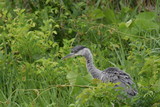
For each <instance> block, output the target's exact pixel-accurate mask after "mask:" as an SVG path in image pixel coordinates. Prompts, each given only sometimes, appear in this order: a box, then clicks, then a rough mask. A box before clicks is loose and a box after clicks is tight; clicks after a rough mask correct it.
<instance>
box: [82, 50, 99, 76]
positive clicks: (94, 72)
mask: <svg viewBox="0 0 160 107" xmlns="http://www.w3.org/2000/svg"><path fill="white" fill-rule="evenodd" d="M84 56H85V58H86V62H87V64H86V65H87V69H88V72H90V73H91V75H92V76H93V78H97V79H100V74H101V71H100V70H99V69H97V68H96V67H95V66H94V63H93V56H92V53H91V52H90V50H88V51H87V52H86V53H85V55H84Z"/></svg>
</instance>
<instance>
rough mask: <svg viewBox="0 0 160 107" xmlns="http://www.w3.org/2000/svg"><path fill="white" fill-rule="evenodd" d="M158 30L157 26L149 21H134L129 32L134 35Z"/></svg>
mask: <svg viewBox="0 0 160 107" xmlns="http://www.w3.org/2000/svg"><path fill="white" fill-rule="evenodd" d="M152 30H159V25H158V24H157V23H155V22H153V21H151V20H146V19H136V20H135V21H134V24H133V26H132V28H131V32H132V33H133V34H136V33H138V32H143V31H152Z"/></svg>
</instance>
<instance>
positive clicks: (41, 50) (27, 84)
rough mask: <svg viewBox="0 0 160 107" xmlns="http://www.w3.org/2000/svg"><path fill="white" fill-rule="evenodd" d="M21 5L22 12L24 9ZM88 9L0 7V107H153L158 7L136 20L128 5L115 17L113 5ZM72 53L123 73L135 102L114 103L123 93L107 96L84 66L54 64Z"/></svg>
mask: <svg viewBox="0 0 160 107" xmlns="http://www.w3.org/2000/svg"><path fill="white" fill-rule="evenodd" d="M151 2H153V1H151ZM157 2H158V1H157ZM12 3H13V4H12ZM25 3H30V4H29V5H28V7H24V6H23V5H24V4H25ZM106 3H108V4H106ZM121 3H122V1H121ZM132 3H133V4H132ZM6 4H7V7H6ZM33 4H37V5H33ZM91 4H92V5H91ZM91 4H87V3H86V2H85V1H81V2H79V1H72V0H71V1H70V2H67V3H66V2H65V1H63V0H62V2H58V1H51V0H48V3H45V2H44V1H42V2H38V1H32V0H31V1H28V2H27V1H26V2H24V3H18V2H9V1H2V2H1V3H0V5H1V8H2V10H0V18H1V20H0V32H1V33H0V106H1V107H39V106H40V107H67V106H69V107H89V106H93V107H97V106H102V107H105V106H116V107H121V106H132V107H140V106H141V107H151V106H152V107H158V106H159V105H160V101H159V99H160V90H159V84H160V79H159V78H160V75H159V74H160V54H159V52H160V48H159V47H160V26H159V25H160V22H159V16H158V15H157V14H158V11H157V10H158V7H156V9H157V10H155V11H149V12H148V11H145V8H142V10H144V12H138V11H139V10H138V9H139V8H138V6H139V5H135V4H134V1H132V0H130V4H128V5H127V6H122V7H123V8H122V9H121V10H119V9H116V8H115V7H114V6H116V5H118V3H117V2H116V3H112V2H105V1H103V0H98V1H93V2H91ZM122 4H123V3H122ZM122 4H121V5H122ZM124 4H125V3H124ZM93 5H94V6H96V7H97V8H93ZM133 5H135V8H133V7H132V6H133ZM152 5H154V3H153V4H152ZM71 7H72V8H71ZM103 7H105V8H103ZM24 8H25V9H24ZM97 11H98V12H99V13H101V14H98V13H97ZM108 16H110V17H108ZM75 45H84V46H86V47H88V48H90V49H91V51H92V53H93V56H94V62H95V65H96V66H97V68H99V69H101V70H104V69H106V68H107V67H111V66H114V67H119V68H120V69H122V70H124V71H126V72H127V73H129V74H130V75H131V77H132V78H133V81H134V82H135V83H136V87H137V89H138V92H139V93H138V95H137V96H136V97H133V98H130V99H128V98H126V97H125V96H124V98H123V99H121V98H119V97H118V96H119V94H120V95H123V93H121V92H115V90H114V88H113V87H114V85H115V84H111V83H108V84H103V83H101V82H99V81H98V80H95V79H92V78H91V76H90V75H89V74H88V72H87V69H86V65H85V59H84V58H81V57H78V58H72V59H68V60H61V58H62V57H64V56H65V55H67V54H68V53H69V52H70V49H71V48H72V47H73V46H75ZM106 87H107V88H106Z"/></svg>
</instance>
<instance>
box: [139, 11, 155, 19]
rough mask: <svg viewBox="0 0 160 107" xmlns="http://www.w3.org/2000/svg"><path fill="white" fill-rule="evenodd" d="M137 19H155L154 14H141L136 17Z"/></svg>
mask: <svg viewBox="0 0 160 107" xmlns="http://www.w3.org/2000/svg"><path fill="white" fill-rule="evenodd" d="M136 18H137V19H146V20H154V19H155V18H156V13H155V12H143V13H140V14H138V15H137V16H136Z"/></svg>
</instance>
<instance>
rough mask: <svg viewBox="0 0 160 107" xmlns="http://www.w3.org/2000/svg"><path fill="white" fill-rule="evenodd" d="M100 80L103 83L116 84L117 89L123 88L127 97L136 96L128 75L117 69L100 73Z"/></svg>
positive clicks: (109, 69)
mask: <svg viewBox="0 0 160 107" xmlns="http://www.w3.org/2000/svg"><path fill="white" fill-rule="evenodd" d="M101 80H102V81H103V82H112V83H117V82H120V84H119V85H118V86H119V87H123V88H124V89H125V91H126V92H127V93H128V94H129V95H132V96H134V95H136V93H137V92H136V91H135V90H134V89H133V88H132V85H133V84H134V83H133V81H132V79H131V77H130V75H129V74H127V73H125V72H124V71H121V70H119V69H117V68H108V69H106V70H104V71H103V72H102V76H101Z"/></svg>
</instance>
